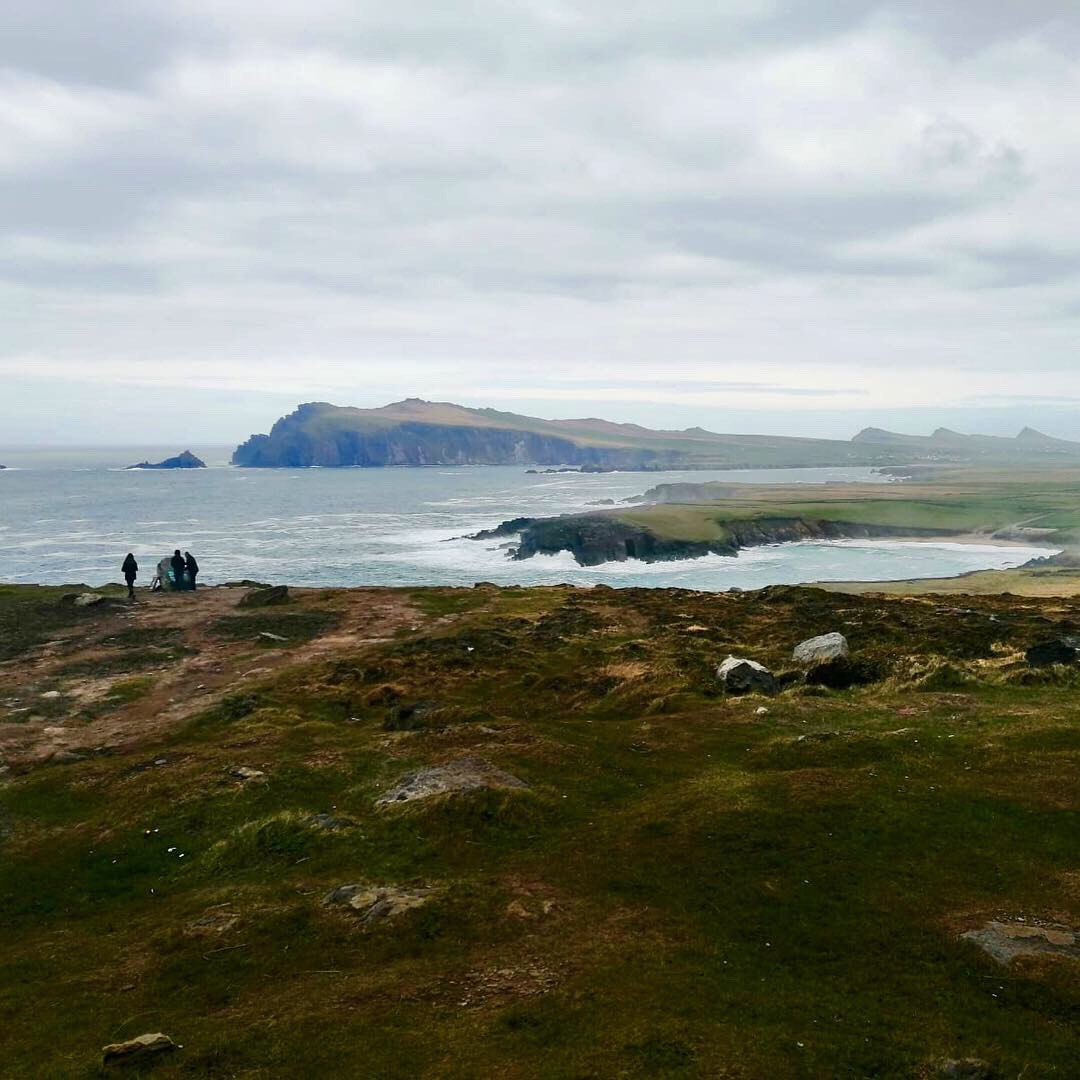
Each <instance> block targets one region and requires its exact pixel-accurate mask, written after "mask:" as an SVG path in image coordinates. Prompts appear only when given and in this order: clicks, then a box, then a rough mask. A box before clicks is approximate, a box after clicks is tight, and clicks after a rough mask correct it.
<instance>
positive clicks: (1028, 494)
mask: <svg viewBox="0 0 1080 1080" xmlns="http://www.w3.org/2000/svg"><path fill="white" fill-rule="evenodd" d="M718 488H719V490H720V491H722V493H723V496H724V497H722V498H719V499H716V500H715V501H709V502H694V503H664V504H658V505H646V506H635V507H633V508H629V509H624V508H619V509H617V510H613V511H611V512H610V516H612V517H615V518H616V519H617V520H620V521H624V522H627V523H629V524H633V525H637V526H640V527H642V528H646V529H648V530H650V531H652V532H655V533H656V534H657V535H659V536H665V537H672V538H677V539H691V540H699V539H714V538H715V537H716V536H717V535H719V534H720V532H722V529H723V524H724V522H725V521H746V520H756V519H762V518H776V517H797V518H804V519H807V520H822V521H837V522H852V523H857V524H864V525H882V526H889V527H893V528H904V527H910V528H912V529H913V530H918V529H945V530H949V531H951V532H956V533H985V534H987V535H989V534H993V533H997V532H1001V531H1002V530H1012V531H1015V532H1017V533H1018V535H1025V534H1026V535H1028V536H1030V537H1032V538H1037V537H1042V538H1044V539H1045V540H1046V541H1047V542H1052V543H1056V542H1060V543H1065V544H1072V543H1074V542H1075V541H1076V538H1077V534H1078V532H1080V477H1078V475H1077V473H1076V472H1075V471H1073V470H1068V471H1061V472H1042V473H1037V474H1029V473H1027V472H1024V471H1019V472H1014V471H992V472H986V471H977V470H971V471H961V470H953V471H951V472H946V473H942V474H941V475H940V476H939V477H938V478H937V479H936V480H934V481H932V482H906V483H903V484H880V485H864V484H860V485H858V486H857V487H855V486H851V485H839V484H833V485H822V486H808V485H769V486H757V487H755V486H752V485H732V484H731V483H729V482H725V483H724V484H723V485H718ZM700 490H701V492H702V494H703V495H704V496H706V497H707V496H708V492H709V485H702V487H701V489H700Z"/></svg>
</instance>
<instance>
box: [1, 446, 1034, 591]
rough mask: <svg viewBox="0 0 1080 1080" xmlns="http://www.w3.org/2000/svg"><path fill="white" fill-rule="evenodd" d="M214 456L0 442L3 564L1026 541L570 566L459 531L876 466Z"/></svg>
mask: <svg viewBox="0 0 1080 1080" xmlns="http://www.w3.org/2000/svg"><path fill="white" fill-rule="evenodd" d="M192 449H193V450H194V452H195V453H196V454H198V455H199V456H200V457H202V458H203V459H204V460H205V461H206V462H207V463H208V464H209V465H211V466H212V467H211V468H208V469H205V470H196V471H189V472H160V473H159V472H127V471H124V469H123V466H124V465H126V464H131V463H132V462H136V461H142V460H144V459H150V460H159V459H161V458H163V457H166V456H169V455H170V454H173V453H175V452H176V447H168V448H162V447H157V448H134V449H132V448H127V449H124V450H101V449H95V450H92V451H73V450H70V449H65V450H49V451H46V450H36V451H17V450H6V451H5V450H0V462H3V463H4V464H6V465H8V466H9V468H8V470H7V471H4V472H0V581H2V582H20V581H25V582H33V581H37V582H42V583H57V584H59V583H68V582H85V583H87V584H89V585H99V584H104V583H106V582H109V581H117V580H119V577H120V573H119V567H120V563H121V561H122V560H123V557H124V554H125V553H126V552H127V551H129V550H130V551H134V552H135V554H136V557H137V558H138V560H139V563H140V565H141V567H142V576H141V578H140V583H142V584H146V583H148V582H149V580H150V577H151V576H152V574H153V567H154V564H155V563H156V562H157V560H158V559H159V558H161V557H162V556H164V555H168V554H170V553H171V552H172V550H173V549H174V548H176V547H180V548H183V549H188V550H191V551H192V552H193V553H194V554H195V555H196V557H197V558H198V560H199V564H200V567H201V568H202V573H201V577H200V580H202V581H205V582H206V583H207V584H212V583H214V582H220V581H228V580H232V579H237V578H244V577H247V578H255V579H258V580H261V581H272V582H288V583H291V584H295V585H420V584H446V585H471V584H473V583H474V582H476V581H494V582H498V583H504V584H523V585H544V584H555V583H558V582H573V583H576V584H583V585H587V584H595V583H597V582H604V583H606V584H610V585H616V586H618V585H624V586H630V585H644V586H678V587H681V588H693V589H705V590H720V589H727V588H730V587H732V586H738V587H740V588H758V587H761V586H764V585H770V584H781V583H790V584H793V583H798V582H805V581H824V580H846V579H857V580H875V581H880V580H888V579H895V578H910V577H939V576H945V575H951V574H960V573H964V572H966V571H969V570H979V569H985V568H991V567H994V568H1003V567H1008V566H1016V565H1019V564H1021V563H1023V562H1026V561H1027V560H1028V559H1030V558H1032V557H1033V556H1034V555H1037V554H1040V553H1048V552H1040V551H1038V550H1033V549H1031V548H1008V547H998V546H994V545H986V546H972V545H961V544H946V543H941V544H939V543H933V544H927V543H903V542H896V541H840V542H814V543H805V544H785V545H777V546H772V547H766V548H756V549H751V550H749V551H746V552H743V553H742V554H741V555H740V556H739V557H738V558H722V557H720V556H709V557H707V558H704V559H695V560H692V561H687V562H678V563H654V564H643V563H638V562H627V563H611V564H608V565H605V566H600V567H589V568H584V567H580V566H577V565H576V564H575V563H574V562H573V560H572V559H571V558H570V557H569V556H568V555H559V556H554V557H537V558H535V559H530V560H527V561H524V562H512V561H510V560H509V559H507V558H506V553H505V551H504V550H503V549H502V548H501V547H500V544H499V543H498V542H477V541H471V540H462V539H455V538H457V537H460V536H462V535H463V534H465V533H469V532H475V531H477V530H479V529H483V528H489V527H491V526H493V525H496V524H498V523H499V522H500V521H503V520H505V519H506V518H511V517H518V516H522V515H526V516H543V515H548V514H560V513H568V512H572V511H578V510H583V509H586V508H588V507H589V506H590V504H593V503H596V502H598V501H599V500H603V499H615V500H621V499H625V498H627V497H629V496H633V495H638V494H640V493H641V492H642V491H644V490H645V489H646V488H648V487H651V486H652V485H653V484H658V483H664V482H675V481H680V480H688V481H692V482H697V483H701V482H704V481H706V480H726V481H729V482H744V483H779V482H783V483H791V482H793V481H795V482H806V483H821V482H824V481H837V482H842V481H846V482H857V481H859V480H863V481H867V480H871V479H877V480H880V477H875V476H874V474H872V473H871V471H870V470H868V469H785V470H754V471H745V470H744V471H738V472H731V471H728V472H724V471H716V472H668V473H647V474H646V473H603V474H599V475H591V474H581V473H562V474H556V475H536V476H529V475H527V474H526V473H525V470H524V469H521V468H516V467H507V468H503V467H476V468H441V467H433V468H426V469H342V470H334V469H295V470H294V469H284V470H276V469H275V470H257V469H233V468H230V467H228V466H227V465H226V464H225V462H226V461H227V459H228V451H227V450H225V449H223V448H210V449H200V448H199V447H193V448H192Z"/></svg>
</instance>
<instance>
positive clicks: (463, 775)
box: [375, 757, 529, 806]
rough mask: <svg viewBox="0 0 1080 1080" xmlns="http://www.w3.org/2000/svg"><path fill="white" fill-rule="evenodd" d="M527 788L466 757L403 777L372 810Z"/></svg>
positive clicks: (477, 760) (493, 767)
mask: <svg viewBox="0 0 1080 1080" xmlns="http://www.w3.org/2000/svg"><path fill="white" fill-rule="evenodd" d="M528 786H529V785H528V784H526V783H525V782H524V781H523V780H519V779H518V778H517V777H516V776H511V775H510V773H508V772H504V771H503V770H502V769H497V768H496V767H495V766H494V765H489V764H488V763H487V762H486V761H481V760H480V759H479V758H473V757H466V758H459V759H458V760H457V761H450V762H447V763H446V764H445V765H435V766H433V767H432V768H430V769H417V771H416V772H411V773H406V774H405V775H404V776H403V777H401V779H400V780H398V782H397V783H396V784H394V786H393V787H392V788H390V790H389V791H387V792H386V793H385V794H383V795H380V796H379V798H377V799H376V800H375V805H376V806H391V805H394V804H397V803H407V802H415V801H416V800H418V799H429V798H431V797H432V796H433V795H451V794H455V793H457V792H462V791H479V790H481V789H483V788H502V789H507V790H518V791H520V790H524V789H525V788H527V787H528Z"/></svg>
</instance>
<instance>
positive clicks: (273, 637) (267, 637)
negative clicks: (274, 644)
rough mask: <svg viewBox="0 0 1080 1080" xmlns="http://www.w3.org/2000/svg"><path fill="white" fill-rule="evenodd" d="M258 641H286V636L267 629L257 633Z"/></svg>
mask: <svg viewBox="0 0 1080 1080" xmlns="http://www.w3.org/2000/svg"><path fill="white" fill-rule="evenodd" d="M257 640H259V641H288V640H289V639H288V638H287V637H282V636H281V635H280V634H272V633H270V631H269V630H264V631H263V632H262V633H261V634H259V637H258V639H257Z"/></svg>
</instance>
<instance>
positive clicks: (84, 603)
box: [74, 592, 105, 607]
mask: <svg viewBox="0 0 1080 1080" xmlns="http://www.w3.org/2000/svg"><path fill="white" fill-rule="evenodd" d="M104 603H105V597H104V596H102V595H101V593H93V592H84V593H80V594H79V595H78V596H76V597H75V600H74V604H75V606H76V607H97V606H98V604H104Z"/></svg>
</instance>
